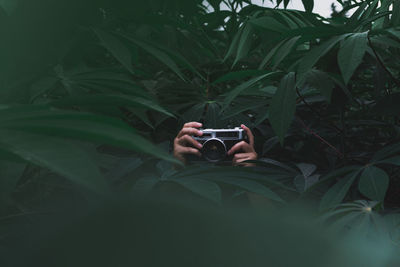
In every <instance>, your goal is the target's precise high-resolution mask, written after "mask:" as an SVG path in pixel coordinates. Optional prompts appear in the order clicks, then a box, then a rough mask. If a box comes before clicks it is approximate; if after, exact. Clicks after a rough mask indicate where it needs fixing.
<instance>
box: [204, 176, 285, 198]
mask: <svg viewBox="0 0 400 267" xmlns="http://www.w3.org/2000/svg"><path fill="white" fill-rule="evenodd" d="M210 179H211V180H213V181H215V182H221V183H226V184H231V185H234V186H237V187H239V188H242V189H245V190H247V191H249V192H253V193H257V194H259V195H261V196H264V197H266V198H269V199H271V200H275V201H278V202H284V201H283V200H282V198H281V197H279V196H278V195H277V194H276V193H274V192H273V191H272V190H271V189H269V188H268V187H265V186H264V185H262V184H260V183H258V182H255V181H251V180H247V179H241V178H231V177H222V175H221V176H220V177H216V176H215V177H214V176H210Z"/></svg>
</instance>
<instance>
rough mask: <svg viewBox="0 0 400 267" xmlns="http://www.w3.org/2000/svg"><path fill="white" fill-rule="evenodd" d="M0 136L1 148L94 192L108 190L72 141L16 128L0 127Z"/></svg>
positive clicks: (93, 164) (96, 170) (91, 162)
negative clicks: (19, 130)
mask: <svg viewBox="0 0 400 267" xmlns="http://www.w3.org/2000/svg"><path fill="white" fill-rule="evenodd" d="M0 136H1V139H0V140H1V141H0V146H1V147H3V148H5V149H6V150H8V151H10V152H12V153H13V154H15V155H17V156H19V157H21V158H23V159H24V160H26V161H27V162H31V163H34V164H36V165H38V166H41V167H44V168H47V169H49V170H52V171H54V172H56V173H58V174H60V175H61V176H64V177H65V178H67V179H69V180H71V181H72V182H74V183H76V184H79V185H81V186H84V187H86V188H87V189H89V190H92V191H94V192H97V193H105V192H107V191H108V188H107V184H106V181H105V179H104V176H103V175H102V174H101V173H100V170H99V169H98V167H97V166H96V164H95V163H94V162H93V161H92V159H90V158H89V157H88V156H87V154H86V153H85V152H84V151H83V150H81V149H79V148H78V147H76V146H74V145H73V144H72V143H71V142H67V141H64V140H61V139H56V138H52V137H46V138H43V136H41V135H36V134H29V133H20V132H16V131H4V130H1V131H0Z"/></svg>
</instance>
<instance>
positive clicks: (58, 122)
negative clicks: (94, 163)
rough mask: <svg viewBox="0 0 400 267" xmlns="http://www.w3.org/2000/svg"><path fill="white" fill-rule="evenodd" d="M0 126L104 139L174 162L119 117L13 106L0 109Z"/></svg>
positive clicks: (90, 139) (78, 138) (83, 138)
mask: <svg viewBox="0 0 400 267" xmlns="http://www.w3.org/2000/svg"><path fill="white" fill-rule="evenodd" d="M0 122H1V123H0V128H2V129H10V130H18V131H22V132H30V133H36V134H41V135H42V137H43V136H59V137H66V138H73V139H77V140H84V141H89V142H92V143H93V142H99V143H106V144H110V145H115V146H118V147H123V148H125V149H132V150H134V151H138V152H142V153H147V154H150V155H153V156H155V157H157V158H160V159H165V160H167V161H171V162H175V163H177V164H179V161H177V160H175V159H173V157H172V156H170V155H169V154H167V153H166V152H164V151H163V150H161V149H159V148H158V147H157V146H155V145H153V144H152V143H151V142H149V141H147V140H146V139H144V138H143V137H141V136H140V135H138V134H136V133H135V130H134V129H133V128H132V127H130V126H128V125H127V124H126V123H124V122H123V121H121V120H118V119H114V118H111V117H107V116H99V115H94V114H89V113H83V112H71V111H61V110H56V109H51V110H49V109H48V107H46V106H40V107H39V106H33V107H32V106H17V107H12V108H6V109H3V110H0Z"/></svg>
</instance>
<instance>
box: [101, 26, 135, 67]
mask: <svg viewBox="0 0 400 267" xmlns="http://www.w3.org/2000/svg"><path fill="white" fill-rule="evenodd" d="M94 32H95V33H96V34H97V36H98V37H99V39H100V40H101V42H102V43H103V45H104V46H105V47H106V48H107V49H108V50H109V51H110V53H111V54H112V55H113V56H114V57H115V59H117V60H118V61H119V62H120V63H121V64H122V65H123V66H124V67H125V68H126V69H127V70H129V71H130V72H131V73H134V70H133V68H132V55H131V52H130V51H129V49H128V48H127V47H126V46H125V45H124V44H123V43H122V42H121V41H120V40H119V39H118V38H116V37H115V36H114V35H112V34H110V33H107V32H105V31H102V30H100V29H94Z"/></svg>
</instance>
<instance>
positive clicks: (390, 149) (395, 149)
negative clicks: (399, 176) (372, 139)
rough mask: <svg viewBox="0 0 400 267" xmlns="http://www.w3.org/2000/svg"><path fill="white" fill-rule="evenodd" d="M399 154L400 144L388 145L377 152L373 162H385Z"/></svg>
mask: <svg viewBox="0 0 400 267" xmlns="http://www.w3.org/2000/svg"><path fill="white" fill-rule="evenodd" d="M398 153H400V143H397V144H392V145H388V146H386V147H384V148H382V149H381V150H379V151H378V152H376V153H375V155H374V157H373V158H372V160H371V162H372V163H374V162H376V161H380V160H383V159H385V158H388V157H390V156H393V155H395V154H398Z"/></svg>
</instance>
